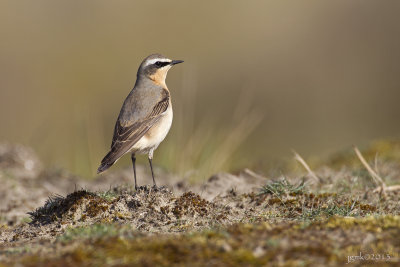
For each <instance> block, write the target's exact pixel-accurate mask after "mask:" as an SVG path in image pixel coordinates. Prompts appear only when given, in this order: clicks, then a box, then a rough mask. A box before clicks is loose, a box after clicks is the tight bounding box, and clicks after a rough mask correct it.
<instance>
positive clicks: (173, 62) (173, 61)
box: [171, 60, 183, 65]
mask: <svg viewBox="0 0 400 267" xmlns="http://www.w3.org/2000/svg"><path fill="white" fill-rule="evenodd" d="M182 62H183V60H172V61H171V65H176V64H179V63H182Z"/></svg>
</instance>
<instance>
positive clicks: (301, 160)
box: [293, 150, 321, 183]
mask: <svg viewBox="0 0 400 267" xmlns="http://www.w3.org/2000/svg"><path fill="white" fill-rule="evenodd" d="M293 154H294V159H295V160H297V161H298V162H299V163H300V164H301V165H302V166H303V167H304V169H306V170H307V172H308V175H309V176H310V177H311V178H313V179H314V180H315V181H316V182H318V183H321V178H319V177H318V176H317V175H316V174H315V173H314V172H313V171H312V170H311V168H310V166H308V164H307V162H306V161H305V160H304V159H303V158H302V157H301V156H300V155H299V154H298V153H297V152H296V151H294V150H293Z"/></svg>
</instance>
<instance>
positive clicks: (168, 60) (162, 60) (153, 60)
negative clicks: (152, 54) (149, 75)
mask: <svg viewBox="0 0 400 267" xmlns="http://www.w3.org/2000/svg"><path fill="white" fill-rule="evenodd" d="M157 61H160V62H171V61H172V60H171V59H168V58H153V59H150V60H149V61H147V62H146V64H145V65H144V66H148V65H151V64H154V63H156V62H157Z"/></svg>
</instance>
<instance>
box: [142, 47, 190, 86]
mask: <svg viewBox="0 0 400 267" xmlns="http://www.w3.org/2000/svg"><path fill="white" fill-rule="evenodd" d="M182 62H183V60H171V59H169V58H167V57H165V56H163V55H160V54H153V55H150V56H148V57H146V58H145V59H144V60H143V62H142V64H140V67H139V70H138V74H137V75H138V78H142V77H145V78H148V79H150V80H152V81H153V82H154V83H157V84H161V85H165V79H166V78H167V73H168V71H169V69H170V68H171V67H172V66H173V65H176V64H179V63H182Z"/></svg>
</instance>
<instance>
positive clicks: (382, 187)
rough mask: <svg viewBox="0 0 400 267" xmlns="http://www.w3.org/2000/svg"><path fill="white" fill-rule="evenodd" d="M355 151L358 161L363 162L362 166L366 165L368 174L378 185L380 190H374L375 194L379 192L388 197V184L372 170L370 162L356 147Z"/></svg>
mask: <svg viewBox="0 0 400 267" xmlns="http://www.w3.org/2000/svg"><path fill="white" fill-rule="evenodd" d="M354 151H355V152H356V155H357V157H358V159H359V160H360V161H361V163H362V165H364V167H365V169H367V171H368V173H369V174H370V175H371V177H372V178H373V179H374V181H375V183H376V184H377V185H378V188H376V189H375V190H374V192H377V191H379V192H380V194H383V195H386V187H387V186H386V184H385V182H384V181H383V179H382V178H381V177H380V176H379V175H378V174H377V173H376V172H375V171H374V170H373V169H372V168H371V166H370V165H369V164H368V162H367V161H366V160H365V158H364V156H363V155H362V154H361V152H360V150H359V149H358V148H357V147H356V146H355V147H354Z"/></svg>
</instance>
